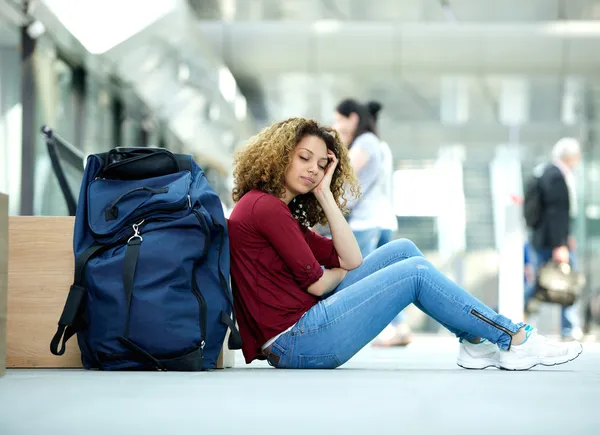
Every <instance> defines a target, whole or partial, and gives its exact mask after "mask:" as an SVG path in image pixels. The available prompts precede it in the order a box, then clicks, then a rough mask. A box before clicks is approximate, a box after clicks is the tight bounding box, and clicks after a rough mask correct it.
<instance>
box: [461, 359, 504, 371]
mask: <svg viewBox="0 0 600 435" xmlns="http://www.w3.org/2000/svg"><path fill="white" fill-rule="evenodd" d="M477 362H478V364H470V363H467V362H466V361H464V360H461V359H460V358H459V359H457V360H456V365H457V366H459V367H462V368H463V369H467V370H485V369H487V368H488V367H496V368H499V366H498V362H497V361H496V360H493V359H485V360H478V361H477Z"/></svg>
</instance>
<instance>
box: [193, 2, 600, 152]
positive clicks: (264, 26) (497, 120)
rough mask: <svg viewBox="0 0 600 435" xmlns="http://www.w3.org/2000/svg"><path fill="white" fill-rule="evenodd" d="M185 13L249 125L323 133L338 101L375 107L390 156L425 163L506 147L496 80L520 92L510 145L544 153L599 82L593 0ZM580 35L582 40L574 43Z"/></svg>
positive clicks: (215, 6) (296, 5)
mask: <svg viewBox="0 0 600 435" xmlns="http://www.w3.org/2000/svg"><path fill="white" fill-rule="evenodd" d="M190 3H191V4H192V6H193V8H194V10H195V13H196V15H197V17H198V18H199V20H198V27H199V29H200V31H201V32H202V33H203V34H204V36H205V37H206V40H207V42H209V43H210V44H211V45H212V47H213V50H214V52H215V53H216V54H217V55H219V56H221V57H222V58H223V60H224V61H225V63H226V64H227V65H228V67H229V68H230V69H231V71H232V72H233V74H234V75H235V77H236V79H237V80H238V83H239V86H240V89H241V90H242V92H243V93H244V94H245V96H246V98H247V99H248V107H249V108H250V110H251V111H252V113H253V114H254V116H255V118H256V119H257V120H258V122H259V123H262V124H267V123H270V122H273V121H275V120H278V119H282V118H286V117H288V116H307V117H314V118H317V119H320V120H322V121H324V122H330V121H331V119H332V112H333V110H334V107H335V105H336V104H337V103H338V102H339V101H340V100H341V99H343V98H346V97H356V98H359V99H362V100H369V99H375V100H378V101H380V102H382V103H383V105H384V110H383V111H382V114H381V119H380V132H381V135H382V136H383V137H384V138H385V139H386V140H387V141H388V142H390V144H391V145H392V148H393V149H394V153H395V154H396V155H398V156H399V155H404V156H405V155H407V154H410V155H411V157H413V158H419V157H431V156H435V154H436V153H437V149H438V148H439V146H440V145H442V144H443V143H464V144H467V145H469V146H471V147H477V146H480V147H483V146H485V148H490V149H491V147H490V146H489V145H494V144H498V143H502V142H506V141H507V140H508V138H509V128H508V127H507V126H506V125H505V124H506V122H504V123H503V119H502V115H501V112H502V107H503V106H502V101H503V100H504V98H503V95H502V90H503V89H504V88H503V81H505V80H506V79H509V80H512V79H514V78H516V79H517V80H520V81H522V82H523V83H524V85H523V88H524V97H523V98H524V100H525V102H524V109H523V110H524V111H525V118H526V119H525V121H524V122H525V125H523V127H522V128H521V130H520V131H519V138H520V140H521V141H522V142H523V143H525V144H526V145H527V146H528V147H530V148H531V147H535V146H541V147H543V148H546V147H547V146H548V145H547V144H549V143H552V142H553V141H555V140H556V139H557V138H558V137H559V136H560V135H563V134H578V132H579V131H580V130H581V129H580V128H579V127H577V126H574V125H572V123H573V121H575V124H577V123H578V122H580V121H581V116H582V114H583V111H582V108H583V101H581V97H582V94H583V92H584V90H585V89H587V86H589V83H593V82H595V81H598V82H600V74H599V73H598V72H599V71H600V22H598V23H594V22H591V21H590V20H594V19H600V0H527V1H523V0H503V1H498V0H445V1H444V0H401V1H400V0H371V1H367V0H287V1H281V0H190ZM565 20H574V21H575V23H573V22H571V21H565ZM557 24H558V26H557ZM581 25H583V26H588V30H589V28H590V27H591V29H592V31H591V32H590V33H589V34H587V35H584V36H582V35H581V34H580V33H578V31H579V28H578V27H576V26H581ZM561 26H562V27H561ZM565 26H566V27H565ZM574 26H575V31H574V30H573V27H574ZM569 32H571V33H569ZM453 80H459V81H460V82H461V83H463V88H464V94H465V95H466V98H467V100H468V103H467V106H468V109H467V115H466V117H465V118H464V119H462V120H461V121H460V122H458V125H452V124H453V123H452V122H450V123H449V122H448V121H447V120H446V119H444V112H445V110H447V109H448V105H449V104H453V103H452V101H450V102H449V98H450V100H451V99H452V95H450V96H449V95H448V90H447V89H446V83H447V82H448V81H453ZM569 84H571V85H573V84H575V90H576V91H578V92H575V91H573V86H569ZM463 98H465V96H464V95H463ZM568 99H570V100H574V99H575V100H577V99H579V100H577V101H575V103H574V104H571V106H572V107H571V111H572V112H573V111H574V112H575V114H576V119H573V117H571V120H570V121H571V123H569V124H568V125H565V124H564V123H563V121H565V110H566V103H565V101H566V100H568ZM599 102H600V101H599ZM573 107H574V109H573ZM506 110H507V109H506V107H504V111H506ZM577 117H579V118H577ZM454 124H456V123H454ZM510 135H511V136H512V137H514V135H515V133H514V131H513V132H512V133H510ZM407 143H410V144H411V146H409V147H406V144H407Z"/></svg>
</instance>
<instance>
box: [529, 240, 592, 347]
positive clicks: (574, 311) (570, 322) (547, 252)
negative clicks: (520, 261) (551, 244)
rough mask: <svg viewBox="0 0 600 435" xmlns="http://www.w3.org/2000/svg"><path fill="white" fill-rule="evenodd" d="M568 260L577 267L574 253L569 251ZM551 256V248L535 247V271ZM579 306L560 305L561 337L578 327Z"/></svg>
mask: <svg viewBox="0 0 600 435" xmlns="http://www.w3.org/2000/svg"><path fill="white" fill-rule="evenodd" d="M569 254H570V255H569V260H570V263H571V267H573V268H574V269H576V268H577V264H576V261H575V255H574V254H573V252H570V253H569ZM551 258H552V250H551V249H536V251H535V255H534V256H533V264H534V267H535V270H536V274H537V271H538V270H539V268H540V267H542V266H543V265H544V264H546V263H547V262H548V261H550V259H551ZM578 311H579V306H578V304H574V305H571V306H569V307H562V308H561V312H560V323H561V325H560V330H561V335H562V336H563V337H570V336H571V335H572V333H573V330H574V329H576V328H579V327H580V320H579V312H578Z"/></svg>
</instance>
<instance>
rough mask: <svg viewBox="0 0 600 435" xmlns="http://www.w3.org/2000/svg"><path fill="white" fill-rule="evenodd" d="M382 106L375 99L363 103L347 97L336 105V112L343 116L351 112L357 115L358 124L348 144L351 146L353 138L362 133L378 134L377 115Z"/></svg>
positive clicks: (347, 115)
mask: <svg viewBox="0 0 600 435" xmlns="http://www.w3.org/2000/svg"><path fill="white" fill-rule="evenodd" d="M382 107H383V106H382V105H381V104H380V103H378V102H377V101H370V102H368V103H367V104H366V105H365V104H361V103H359V102H358V101H356V100H354V99H352V98H347V99H345V100H343V101H342V102H341V103H339V104H338V105H337V107H336V109H335V110H336V112H338V113H339V114H340V115H343V116H345V117H346V118H347V117H349V116H350V115H351V114H352V113H356V114H357V115H358V125H357V126H356V130H355V131H354V135H353V136H352V141H351V142H350V146H352V143H353V142H354V140H355V139H356V138H357V137H358V136H360V135H361V134H363V133H366V132H371V133H373V134H374V135H376V136H377V135H378V133H377V116H378V114H379V111H380V110H381V108H382Z"/></svg>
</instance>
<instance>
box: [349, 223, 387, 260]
mask: <svg viewBox="0 0 600 435" xmlns="http://www.w3.org/2000/svg"><path fill="white" fill-rule="evenodd" d="M353 233H354V237H356V242H357V243H358V247H359V249H360V253H361V254H362V256H363V258H365V257H366V256H367V255H369V254H371V252H373V251H374V250H375V249H377V243H378V242H379V236H380V234H381V230H380V229H379V228H371V229H368V230H360V231H353Z"/></svg>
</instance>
